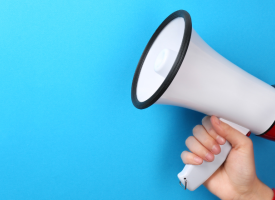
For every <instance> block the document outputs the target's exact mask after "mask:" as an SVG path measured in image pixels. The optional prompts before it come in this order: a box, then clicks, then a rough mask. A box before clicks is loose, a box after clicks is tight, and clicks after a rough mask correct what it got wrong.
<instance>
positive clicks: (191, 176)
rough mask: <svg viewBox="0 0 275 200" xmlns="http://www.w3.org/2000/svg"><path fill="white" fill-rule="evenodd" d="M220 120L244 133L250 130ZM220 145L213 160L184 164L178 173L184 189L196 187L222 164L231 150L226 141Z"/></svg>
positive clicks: (191, 189)
mask: <svg viewBox="0 0 275 200" xmlns="http://www.w3.org/2000/svg"><path fill="white" fill-rule="evenodd" d="M220 120H221V121H223V122H224V123H227V124H228V125H230V126H231V127H233V128H235V129H236V130H238V131H240V132H241V133H243V134H244V135H246V134H247V133H249V132H250V131H249V130H248V129H247V128H244V127H242V126H240V125H238V124H235V123H233V122H230V121H227V120H225V119H222V118H220ZM220 147H221V152H220V153H219V154H218V155H215V158H214V161H212V162H206V161H203V163H202V164H201V165H189V164H187V165H185V167H184V168H183V170H182V171H181V172H180V173H179V174H178V178H179V180H180V184H181V185H183V187H184V188H185V189H186V188H187V189H188V190H190V191H193V190H195V189H197V188H198V187H199V186H200V185H202V184H203V183H204V182H205V181H206V180H207V179H208V178H209V177H210V176H211V175H212V174H213V173H214V172H215V171H216V170H217V169H218V168H219V167H220V166H221V165H222V164H223V162H224V161H225V160H226V157H227V155H228V154H229V152H230V150H231V145H230V143H229V142H227V141H226V142H225V144H224V145H221V146H220Z"/></svg>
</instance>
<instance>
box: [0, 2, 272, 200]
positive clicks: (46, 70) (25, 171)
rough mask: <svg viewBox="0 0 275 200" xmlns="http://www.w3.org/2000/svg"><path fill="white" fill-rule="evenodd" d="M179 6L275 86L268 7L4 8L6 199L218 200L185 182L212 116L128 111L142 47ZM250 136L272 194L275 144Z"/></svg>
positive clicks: (2, 167) (0, 194)
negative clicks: (186, 154)
mask: <svg viewBox="0 0 275 200" xmlns="http://www.w3.org/2000/svg"><path fill="white" fill-rule="evenodd" d="M179 9H184V10H187V11H188V12H189V13H190V15H191V18H192V23H193V27H194V28H195V30H196V31H197V32H198V34H200V36H201V37H202V38H203V39H204V40H205V41H206V42H207V43H208V44H209V45H210V46H212V47H213V48H214V49H215V50H217V51H218V52H219V53H221V54H222V55H223V56H225V57H226V58H228V59H229V60H230V61H232V62H233V63H235V64H237V65H238V66H240V67H241V68H243V69H244V70H246V71H248V72H249V73H251V74H253V75H254V76H256V77H258V78H260V79H262V80H263V81H265V82H267V83H268V84H274V83H275V56H274V54H275V48H274V46H275V39H274V37H275V35H274V32H275V18H274V9H275V3H274V1H271V0H270V1H250V0H246V1H236V0H234V1H218V0H216V1H214V0H211V1H210V0H209V1H202V0H181V1H164V0H158V1H157V0H150V1H148V0H140V1H129V0H118V1H110V0H98V1H96V0H75V1H69V0H68V1H59V0H40V1H35V0H32V1H30V0H29V1H28V0H23V1H15V0H14V1H4V0H2V1H0V199H1V200H2V199H3V200H25V199H26V200H32V199H33V200H42V199H43V200H46V199H47V200H61V199H62V200H63V199H64V200H65V199H66V200H67V199H70V200H71V199H72V200H80V199H81V200H82V199H83V200H86V199H87V200H88V199H102V200H107V199H108V200H109V199H110V200H116V199H118V200H128V199H131V200H133V199H216V197H214V196H213V195H212V194H210V193H209V192H208V191H207V190H206V189H205V188H204V187H203V186H202V187H200V188H199V189H198V190H197V191H195V192H189V191H184V190H183V189H182V188H181V187H180V186H179V185H178V179H177V173H178V172H180V171H181V170H182V168H183V166H184V165H183V163H182V161H181V159H180V153H181V152H182V151H183V150H185V149H186V147H185V144H184V142H185V139H186V138H187V137H188V136H189V135H191V130H192V128H193V127H194V126H195V125H196V124H198V123H200V122H201V119H202V117H203V116H204V115H203V114H200V113H197V112H194V111H190V110H186V109H184V108H178V107H172V106H171V107H170V106H161V105H154V106H152V107H150V108H148V109H145V110H142V111H141V110H138V109H136V108H135V107H134V106H133V105H132V102H131V95H130V94H131V83H132V77H133V75H134V71H135V68H136V66H137V63H138V60H139V58H140V56H141V54H142V51H143V49H144V47H145V45H146V44H147V42H148V40H149V38H150V37H151V35H152V34H153V32H154V31H155V29H156V28H157V27H158V25H159V24H160V23H161V22H162V21H163V20H164V19H165V18H166V17H167V16H168V15H169V14H171V13H172V12H174V11H176V10H179ZM274 101H275V100H274ZM251 138H252V140H253V143H254V147H255V159H256V168H257V174H258V176H259V178H260V179H261V180H262V181H263V182H264V183H266V184H268V185H269V186H270V187H275V181H274V180H275V174H274V173H273V172H274V164H275V158H274V153H275V143H274V142H270V141H267V140H264V139H261V138H258V137H256V136H251Z"/></svg>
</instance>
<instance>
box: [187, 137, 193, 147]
mask: <svg viewBox="0 0 275 200" xmlns="http://www.w3.org/2000/svg"><path fill="white" fill-rule="evenodd" d="M193 139H194V137H193V136H189V137H188V138H187V139H186V140H185V144H186V146H187V145H188V144H189V143H190V142H192V140H193Z"/></svg>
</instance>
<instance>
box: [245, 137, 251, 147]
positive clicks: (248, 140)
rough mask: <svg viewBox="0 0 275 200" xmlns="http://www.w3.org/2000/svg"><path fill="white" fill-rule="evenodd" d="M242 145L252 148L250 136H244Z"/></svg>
mask: <svg viewBox="0 0 275 200" xmlns="http://www.w3.org/2000/svg"><path fill="white" fill-rule="evenodd" d="M244 145H245V146H246V147H248V148H253V142H252V140H251V139H250V138H246V140H245V144H244Z"/></svg>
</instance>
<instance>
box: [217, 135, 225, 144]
mask: <svg viewBox="0 0 275 200" xmlns="http://www.w3.org/2000/svg"><path fill="white" fill-rule="evenodd" d="M216 140H217V142H218V143H219V144H224V143H225V139H224V138H223V137H221V136H219V135H218V136H217V138H216Z"/></svg>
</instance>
